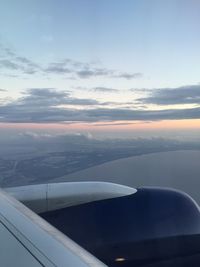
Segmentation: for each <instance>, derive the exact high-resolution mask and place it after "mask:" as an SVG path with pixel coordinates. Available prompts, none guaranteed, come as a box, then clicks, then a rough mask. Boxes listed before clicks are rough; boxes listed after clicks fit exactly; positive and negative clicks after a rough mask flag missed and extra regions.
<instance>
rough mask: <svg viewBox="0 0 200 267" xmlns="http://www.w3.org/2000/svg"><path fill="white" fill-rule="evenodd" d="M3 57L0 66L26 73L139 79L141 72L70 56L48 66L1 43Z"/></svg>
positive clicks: (85, 77) (87, 77) (84, 77)
mask: <svg viewBox="0 0 200 267" xmlns="http://www.w3.org/2000/svg"><path fill="white" fill-rule="evenodd" d="M0 47H1V52H2V53H3V57H1V60H0V68H1V69H3V70H8V71H16V72H22V73H25V74H29V75H31V74H35V73H40V74H55V75H66V76H67V77H68V78H74V79H75V78H80V79H89V78H92V77H108V78H120V79H127V80H130V79H137V78H140V77H141V76H142V74H141V73H138V72H136V73H129V72H119V71H116V70H112V69H108V68H102V67H99V65H98V64H94V63H84V62H79V61H76V60H72V59H69V58H65V59H63V60H61V61H57V62H50V63H49V64H47V66H44V65H39V64H37V63H35V62H33V61H32V60H30V59H29V58H27V57H24V56H19V55H17V53H16V52H15V51H12V50H11V49H10V48H7V47H4V46H3V45H2V44H0Z"/></svg>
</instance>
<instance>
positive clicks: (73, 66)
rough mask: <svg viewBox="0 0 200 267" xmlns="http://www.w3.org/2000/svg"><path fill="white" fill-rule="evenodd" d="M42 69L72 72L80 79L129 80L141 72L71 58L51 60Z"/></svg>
mask: <svg viewBox="0 0 200 267" xmlns="http://www.w3.org/2000/svg"><path fill="white" fill-rule="evenodd" d="M44 71H46V72H47V73H54V74H72V75H75V76H77V77H78V78H81V79H87V78H92V77H98V76H102V77H109V78H122V79H127V80H130V79H136V78H140V77H141V76H142V74H141V73H128V72H118V71H116V70H111V69H107V68H99V67H96V66H95V65H94V64H92V63H91V64H90V63H82V62H78V61H74V60H71V59H64V60H63V61H60V62H52V63H50V64H49V65H48V67H47V68H45V69H44Z"/></svg>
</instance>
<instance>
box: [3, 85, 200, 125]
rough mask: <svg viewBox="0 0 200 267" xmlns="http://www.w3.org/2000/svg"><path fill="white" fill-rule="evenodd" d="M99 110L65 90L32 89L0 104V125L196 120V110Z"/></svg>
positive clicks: (95, 104) (95, 103) (198, 115)
mask: <svg viewBox="0 0 200 267" xmlns="http://www.w3.org/2000/svg"><path fill="white" fill-rule="evenodd" d="M76 105H79V106H82V107H81V109H75V108H74V107H73V106H76ZM66 106H67V107H66ZM99 106H100V107H99ZM85 107H86V108H85ZM102 107H103V105H102ZM102 107H101V103H99V102H98V101H96V100H93V99H79V98H73V97H71V96H70V94H69V92H68V91H66V92H65V91H57V90H55V89H54V88H32V89H29V90H27V91H25V92H24V94H23V96H22V97H21V98H19V99H17V100H11V101H10V102H8V103H2V104H1V105H0V122H14V123H50V122H51V123H75V122H112V121H115V123H117V121H118V122H119V121H124V122H125V121H129V122H130V121H135V120H141V121H145V122H146V121H156V120H179V119H197V118H198V119H199V118H200V108H199V107H197V108H192V109H167V110H145V109H140V110H138V109H130V108H102ZM120 123H121V122H120Z"/></svg>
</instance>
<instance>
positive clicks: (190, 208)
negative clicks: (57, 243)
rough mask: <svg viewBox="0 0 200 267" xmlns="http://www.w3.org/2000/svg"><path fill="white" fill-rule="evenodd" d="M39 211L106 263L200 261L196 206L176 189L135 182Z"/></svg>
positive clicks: (193, 263) (199, 218)
mask: <svg viewBox="0 0 200 267" xmlns="http://www.w3.org/2000/svg"><path fill="white" fill-rule="evenodd" d="M40 215H41V216H42V217H43V218H44V219H45V220H47V221H48V222H50V223H51V224H52V225H54V226H55V227H56V228H58V229H59V230H60V231H62V232H63V233H64V234H66V235H68V236H69V237H71V238H72V239H73V240H74V241H76V242H77V243H78V244H80V245H81V246H83V247H84V248H85V249H87V250H88V251H90V252H91V253H92V254H94V255H95V256H97V257H98V258H99V259H100V260H102V261H103V262H105V263H106V264H107V265H108V266H124V267H125V266H126V267H130V266H131V267H134V266H149V267H151V266H152V267H153V266H154V267H160V266H192V267H193V266H200V212H199V207H198V205H197V204H196V203H195V202H194V201H193V200H192V198H191V197H189V196H188V195H186V194H184V193H182V192H179V191H176V190H171V189H161V188H139V189H138V191H137V193H135V194H133V195H129V196H124V197H119V198H113V199H107V200H100V201H95V202H91V203H87V204H82V205H78V206H73V207H68V208H63V209H60V210H55V211H50V212H45V213H42V214H40Z"/></svg>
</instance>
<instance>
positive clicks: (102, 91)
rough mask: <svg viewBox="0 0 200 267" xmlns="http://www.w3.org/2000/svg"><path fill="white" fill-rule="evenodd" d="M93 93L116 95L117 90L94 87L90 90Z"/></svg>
mask: <svg viewBox="0 0 200 267" xmlns="http://www.w3.org/2000/svg"><path fill="white" fill-rule="evenodd" d="M91 90H92V91H94V92H101V93H118V92H119V91H120V90H119V89H114V88H108V87H94V88H92V89H91Z"/></svg>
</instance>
